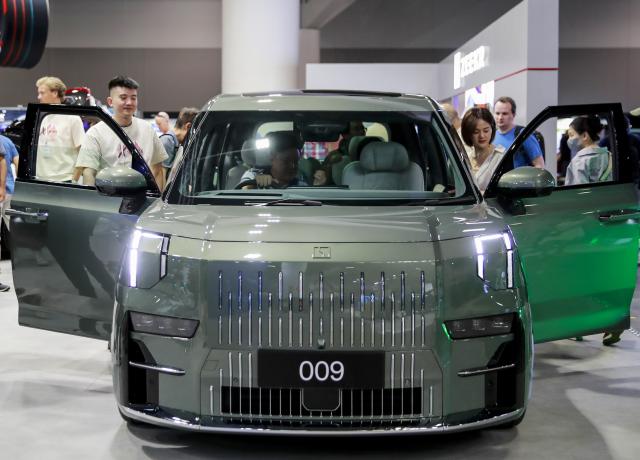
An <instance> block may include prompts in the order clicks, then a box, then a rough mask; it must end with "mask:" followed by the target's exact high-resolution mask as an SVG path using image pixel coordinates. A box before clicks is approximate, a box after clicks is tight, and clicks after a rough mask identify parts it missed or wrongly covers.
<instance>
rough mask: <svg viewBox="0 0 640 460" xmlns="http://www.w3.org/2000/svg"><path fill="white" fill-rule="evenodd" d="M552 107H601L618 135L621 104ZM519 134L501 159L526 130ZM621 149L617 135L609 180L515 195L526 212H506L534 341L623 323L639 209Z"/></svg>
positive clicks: (633, 270)
mask: <svg viewBox="0 0 640 460" xmlns="http://www.w3.org/2000/svg"><path fill="white" fill-rule="evenodd" d="M554 109H555V111H554V110H549V109H547V111H548V113H547V115H548V116H552V115H554V114H555V115H556V116H557V115H558V114H561V113H572V112H573V113H576V114H582V113H584V114H588V113H592V112H594V113H603V111H604V112H607V113H609V114H610V116H611V118H610V119H611V120H612V121H613V123H612V126H611V128H612V129H610V130H611V132H612V133H613V135H617V133H619V131H616V128H617V127H618V123H619V117H621V116H622V113H621V109H620V107H619V106H609V105H606V106H605V105H601V104H599V105H597V106H582V107H580V108H575V107H574V108H571V107H565V108H554ZM563 109H564V111H563ZM544 119H545V118H544V117H541V118H537V119H536V120H537V121H536V120H534V122H532V126H528V127H527V130H526V131H528V133H530V132H532V131H533V129H535V126H537V125H538V124H539V123H541V122H542V121H543V120H544ZM534 125H535V126H534ZM521 136H522V137H519V138H518V139H517V140H516V142H514V146H512V148H510V149H509V151H508V152H507V155H506V156H505V161H508V160H509V158H507V157H508V156H509V154H510V153H513V151H514V150H516V149H517V146H516V144H517V143H518V141H519V140H520V141H522V140H523V138H524V136H526V134H524V135H521ZM625 146H626V143H625V142H624V140H621V139H619V138H617V139H616V142H615V146H612V149H613V150H614V157H615V158H617V160H616V161H617V163H616V165H617V166H616V176H615V177H614V180H613V181H611V182H602V183H593V184H581V185H573V186H569V187H562V188H560V187H557V188H556V189H555V190H554V191H553V193H552V194H551V195H549V196H544V197H536V198H522V199H520V200H521V202H522V204H523V205H524V209H525V212H524V214H521V215H510V214H509V213H505V215H506V220H507V223H508V224H509V226H510V228H511V230H512V232H513V235H514V238H515V241H516V245H517V247H518V250H519V253H520V258H521V260H522V267H523V270H524V275H525V279H526V281H527V290H528V295H529V303H530V305H531V311H532V319H533V333H534V340H535V341H536V342H544V341H550V340H556V339H562V338H568V337H575V336H581V335H587V334H591V333H596V332H602V331H607V330H615V329H625V328H626V327H628V325H629V306H630V303H631V298H632V296H633V291H634V288H635V282H636V269H637V253H638V223H637V217H638V213H639V209H640V208H639V206H638V199H637V195H636V185H635V184H634V183H632V182H630V181H629V177H630V176H629V175H628V174H627V173H628V169H629V168H630V167H631V165H630V164H629V160H628V157H627V156H626V152H625ZM501 166H503V165H501ZM500 174H501V172H500V171H498V173H497V174H496V176H495V177H494V178H493V179H492V184H490V187H489V189H488V190H487V195H488V196H489V201H490V202H491V203H495V204H496V205H497V206H499V204H498V203H499V201H500V200H496V199H495V197H496V193H497V192H496V188H495V185H496V184H497V179H498V176H499V175H500ZM492 185H493V187H492Z"/></svg>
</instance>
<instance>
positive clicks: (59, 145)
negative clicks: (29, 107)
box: [30, 113, 99, 183]
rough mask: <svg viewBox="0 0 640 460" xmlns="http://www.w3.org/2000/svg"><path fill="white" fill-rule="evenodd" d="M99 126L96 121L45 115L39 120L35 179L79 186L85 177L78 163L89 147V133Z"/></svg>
mask: <svg viewBox="0 0 640 460" xmlns="http://www.w3.org/2000/svg"><path fill="white" fill-rule="evenodd" d="M98 122H99V120H98V119H97V118H92V117H80V116H77V115H64V114H46V113H45V114H43V116H41V117H40V119H39V120H38V127H37V140H36V142H35V147H34V150H35V152H34V153H35V155H32V156H31V158H30V159H31V162H32V164H31V175H32V177H34V178H35V179H38V180H43V181H48V182H60V183H69V182H72V181H76V182H77V181H78V179H79V177H80V176H81V174H80V171H79V170H77V169H76V163H77V161H78V154H79V152H80V150H81V148H82V147H83V145H85V143H86V131H87V130H88V129H89V128H90V127H91V126H93V125H95V124H97V123H98ZM81 182H82V181H80V183H81Z"/></svg>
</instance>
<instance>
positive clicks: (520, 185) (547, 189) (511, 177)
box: [498, 166, 556, 198]
mask: <svg viewBox="0 0 640 460" xmlns="http://www.w3.org/2000/svg"><path fill="white" fill-rule="evenodd" d="M555 186H556V181H555V180H554V178H553V176H552V175H551V173H550V172H549V171H547V170H546V169H540V168H534V167H532V166H522V167H520V168H516V169H512V170H511V171H509V172H507V173H505V174H503V175H502V177H500V179H499V180H498V194H499V195H503V196H506V197H510V198H528V197H536V196H547V195H549V194H551V192H552V191H553V189H554V188H555Z"/></svg>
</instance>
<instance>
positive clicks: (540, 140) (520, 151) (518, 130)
mask: <svg viewBox="0 0 640 460" xmlns="http://www.w3.org/2000/svg"><path fill="white" fill-rule="evenodd" d="M523 129H524V126H520V125H516V130H515V131H514V133H513V135H514V138H515V137H518V135H519V134H520V133H521V132H522V130H523ZM533 137H535V138H536V141H538V145H539V146H540V150H541V151H542V158H544V157H545V149H544V136H543V135H542V133H540V131H534V132H533ZM516 154H520V155H524V156H525V157H526V155H527V154H526V152H525V151H524V146H522V147H520V148H519V149H518V151H517V152H516ZM529 166H532V165H529Z"/></svg>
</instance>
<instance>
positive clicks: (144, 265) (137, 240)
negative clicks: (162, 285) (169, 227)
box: [123, 229, 169, 289]
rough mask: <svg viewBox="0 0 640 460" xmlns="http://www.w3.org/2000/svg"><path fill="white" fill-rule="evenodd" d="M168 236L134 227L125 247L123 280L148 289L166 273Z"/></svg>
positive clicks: (131, 284) (133, 285)
mask: <svg viewBox="0 0 640 460" xmlns="http://www.w3.org/2000/svg"><path fill="white" fill-rule="evenodd" d="M168 252H169V237H168V236H165V235H160V234H157V233H151V232H143V231H142V230H140V229H136V230H134V232H133V235H132V237H131V243H130V244H129V248H128V249H127V260H126V264H125V268H126V270H125V272H124V273H123V275H124V281H125V283H126V284H127V285H128V286H130V287H137V288H144V289H148V288H150V287H152V286H154V285H155V284H156V283H157V282H158V281H160V280H161V279H162V278H164V277H165V276H166V274H167V254H168Z"/></svg>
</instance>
